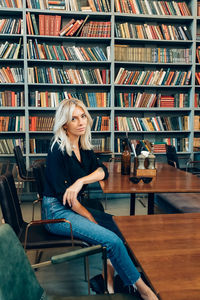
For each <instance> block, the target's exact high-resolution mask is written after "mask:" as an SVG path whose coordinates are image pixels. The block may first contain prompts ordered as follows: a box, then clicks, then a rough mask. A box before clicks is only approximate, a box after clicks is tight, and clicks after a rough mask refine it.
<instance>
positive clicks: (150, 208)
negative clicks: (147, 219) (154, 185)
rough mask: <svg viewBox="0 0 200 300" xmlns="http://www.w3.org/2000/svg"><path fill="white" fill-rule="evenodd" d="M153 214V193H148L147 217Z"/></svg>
mask: <svg viewBox="0 0 200 300" xmlns="http://www.w3.org/2000/svg"><path fill="white" fill-rule="evenodd" d="M153 214H154V193H148V215H153Z"/></svg>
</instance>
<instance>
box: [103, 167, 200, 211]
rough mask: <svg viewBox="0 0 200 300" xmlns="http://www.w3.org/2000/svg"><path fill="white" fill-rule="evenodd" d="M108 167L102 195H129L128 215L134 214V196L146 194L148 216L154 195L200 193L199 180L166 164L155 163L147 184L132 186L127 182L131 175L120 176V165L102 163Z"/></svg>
mask: <svg viewBox="0 0 200 300" xmlns="http://www.w3.org/2000/svg"><path fill="white" fill-rule="evenodd" d="M104 164H105V165H106V166H107V167H108V171H109V177H108V179H106V180H103V181H100V185H101V188H102V190H103V192H104V193H108V194H115V193H118V194H127V193H128V194H130V195H131V201H130V215H134V214H135V194H137V193H147V194H148V214H153V211H154V193H195V192H200V178H198V177H197V176H195V175H193V174H191V173H188V172H185V171H181V170H179V169H176V168H174V167H172V166H169V165H168V164H164V163H157V164H156V169H157V175H156V177H154V178H153V180H152V181H151V182H150V183H149V184H146V183H143V181H142V180H141V181H140V182H139V183H138V184H134V183H132V182H131V181H130V180H129V177H130V176H133V174H132V175H130V176H129V175H121V164H120V163H118V162H111V163H108V162H107V163H104Z"/></svg>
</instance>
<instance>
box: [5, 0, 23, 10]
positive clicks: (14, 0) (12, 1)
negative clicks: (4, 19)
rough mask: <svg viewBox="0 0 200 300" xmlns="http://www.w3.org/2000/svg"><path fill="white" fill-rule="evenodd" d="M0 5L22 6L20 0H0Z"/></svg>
mask: <svg viewBox="0 0 200 300" xmlns="http://www.w3.org/2000/svg"><path fill="white" fill-rule="evenodd" d="M0 7H15V8H22V1H21V0H0Z"/></svg>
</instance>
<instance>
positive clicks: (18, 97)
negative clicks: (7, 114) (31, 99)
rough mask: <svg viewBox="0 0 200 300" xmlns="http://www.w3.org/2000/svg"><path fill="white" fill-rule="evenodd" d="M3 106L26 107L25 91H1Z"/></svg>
mask: <svg viewBox="0 0 200 300" xmlns="http://www.w3.org/2000/svg"><path fill="white" fill-rule="evenodd" d="M1 106H12V107H24V106H25V99H24V91H21V92H17V91H3V92H1V91H0V107H1Z"/></svg>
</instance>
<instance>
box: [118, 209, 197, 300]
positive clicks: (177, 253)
mask: <svg viewBox="0 0 200 300" xmlns="http://www.w3.org/2000/svg"><path fill="white" fill-rule="evenodd" d="M113 218H114V221H115V222H116V224H117V226H118V227H119V229H120V231H121V232H122V234H123V236H124V238H125V240H126V241H127V244H128V247H129V248H130V250H131V252H132V254H133V256H134V257H135V259H136V261H137V262H138V263H139V265H140V266H141V268H142V270H143V272H144V274H145V276H146V278H147V280H148V282H149V283H150V284H151V286H152V287H153V289H154V290H155V292H156V293H159V296H160V299H162V300H189V299H191V300H199V299H200V230H199V228H200V214H195V213H192V214H190V213H188V214H172V215H170V214H168V215H152V216H128V217H124V216H123V217H113Z"/></svg>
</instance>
